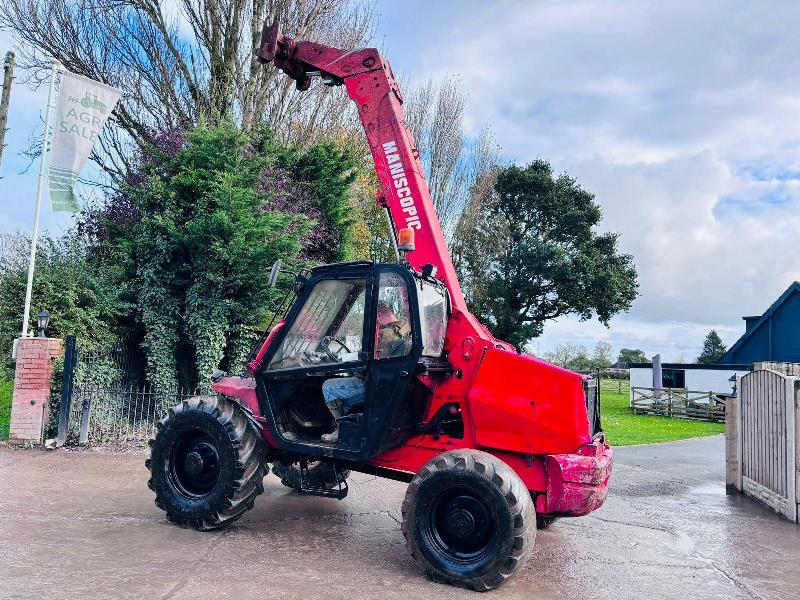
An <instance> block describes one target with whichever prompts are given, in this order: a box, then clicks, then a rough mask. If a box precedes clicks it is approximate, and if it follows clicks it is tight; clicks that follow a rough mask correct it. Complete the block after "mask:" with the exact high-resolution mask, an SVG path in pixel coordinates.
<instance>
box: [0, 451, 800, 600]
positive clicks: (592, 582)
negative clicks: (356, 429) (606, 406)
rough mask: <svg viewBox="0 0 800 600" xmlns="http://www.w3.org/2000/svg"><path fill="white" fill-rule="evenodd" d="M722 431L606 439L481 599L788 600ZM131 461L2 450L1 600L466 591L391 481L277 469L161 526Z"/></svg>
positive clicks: (791, 578) (784, 534) (417, 595)
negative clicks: (206, 529)
mask: <svg viewBox="0 0 800 600" xmlns="http://www.w3.org/2000/svg"><path fill="white" fill-rule="evenodd" d="M723 442H724V440H723V438H722V436H716V437H712V438H704V439H698V440H689V441H684V442H676V443H669V444H658V445H653V446H641V447H629V448H618V449H616V450H615V452H616V461H615V462H616V464H615V467H614V478H613V484H612V491H611V494H610V497H609V499H608V501H607V502H606V505H605V506H604V507H603V508H602V509H600V510H599V511H597V512H596V513H594V514H593V515H591V516H588V517H583V518H579V519H562V520H561V521H558V522H557V523H555V524H554V525H553V526H552V527H551V528H549V529H547V530H546V531H540V532H539V534H538V537H537V542H536V550H535V551H534V555H533V557H532V558H531V560H530V562H529V563H528V567H527V569H526V570H525V571H524V572H523V573H521V574H520V576H518V577H517V578H516V579H513V580H512V581H511V582H509V583H508V584H507V585H506V586H504V587H502V588H500V589H499V590H497V591H494V592H490V593H489V594H488V595H486V596H484V597H486V598H493V599H498V600H499V599H506V598H689V597H694V598H756V597H760V598H790V597H795V598H796V597H798V596H800V569H799V568H798V566H800V528H798V527H797V526H795V525H792V524H790V523H787V522H786V521H783V520H781V519H780V518H778V517H777V516H775V515H773V514H771V513H770V512H769V511H767V510H766V509H764V508H762V507H760V506H758V505H756V504H755V503H753V502H752V501H750V500H748V499H745V498H741V497H729V496H726V495H725V492H724V481H723V476H724V465H723V456H724V454H723ZM143 462H144V456H142V455H136V454H134V455H131V454H100V453H96V452H90V451H80V452H66V451H56V452H51V453H45V452H40V451H24V450H10V449H7V448H4V447H0V515H2V518H0V597H2V598H96V597H108V598H110V597H113V598H123V597H128V598H142V597H145V598H176V599H178V598H237V599H243V598H269V599H280V598H337V599H339V598H359V599H360V598H374V599H380V600H392V599H395V598H398V599H399V598H414V599H415V600H424V599H427V598H431V599H433V598H435V599H436V600H446V599H450V598H464V597H467V596H473V595H475V594H474V593H473V592H467V591H464V590H459V589H455V588H451V587H448V586H444V585H440V584H436V583H433V582H431V581H428V580H427V579H426V578H425V577H424V576H423V575H421V574H420V572H419V571H418V570H417V567H416V564H415V563H414V562H413V560H412V559H411V558H410V556H408V554H407V553H406V550H405V546H404V543H403V537H402V534H401V533H400V523H399V518H400V514H399V507H400V502H401V500H402V498H403V494H404V492H405V486H404V485H403V484H400V483H396V482H391V481H385V480H381V479H377V478H375V477H370V476H367V475H361V474H355V475H353V477H352V481H351V488H350V495H349V496H348V498H347V499H345V500H344V501H342V502H337V501H335V500H330V499H325V498H313V497H302V496H299V495H297V494H294V493H291V492H289V491H287V490H286V489H285V488H284V487H282V486H281V485H280V483H279V482H278V481H277V479H276V478H275V477H274V476H270V477H269V478H268V479H267V481H266V491H265V493H264V495H263V496H261V497H260V498H259V499H258V500H257V501H256V506H255V508H254V509H253V510H251V511H250V512H249V513H247V514H246V515H245V517H244V518H243V519H242V520H241V521H240V522H238V523H236V524H234V525H233V526H232V527H231V528H229V529H227V530H225V531H222V532H213V533H199V532H196V531H193V530H187V529H180V528H178V527H175V526H173V525H170V524H169V523H167V521H166V520H165V519H164V517H163V513H162V512H161V511H159V510H158V509H156V507H155V506H154V504H153V500H152V493H151V492H150V490H148V489H147V486H146V481H147V471H146V470H145V469H144V466H143Z"/></svg>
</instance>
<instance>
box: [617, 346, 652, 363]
mask: <svg viewBox="0 0 800 600" xmlns="http://www.w3.org/2000/svg"><path fill="white" fill-rule="evenodd" d="M617 362H620V363H623V364H626V365H630V364H631V363H646V362H650V359H649V358H647V355H646V354H645V353H644V350H640V349H639V348H622V349H621V350H620V351H619V356H617Z"/></svg>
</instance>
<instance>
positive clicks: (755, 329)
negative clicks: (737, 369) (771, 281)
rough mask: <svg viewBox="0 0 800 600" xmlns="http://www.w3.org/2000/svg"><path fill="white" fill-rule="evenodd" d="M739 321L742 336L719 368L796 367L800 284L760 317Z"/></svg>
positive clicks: (799, 339) (799, 344) (799, 347)
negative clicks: (765, 363)
mask: <svg viewBox="0 0 800 600" xmlns="http://www.w3.org/2000/svg"><path fill="white" fill-rule="evenodd" d="M742 318H743V319H744V322H745V332H744V335H743V336H742V337H740V338H739V340H738V341H737V342H736V343H735V344H734V345H733V346H731V347H730V349H729V350H728V351H727V352H726V353H725V354H724V356H723V357H722V358H721V359H720V361H719V362H720V364H732V363H753V362H756V361H762V360H769V361H776V362H795V363H800V283H798V282H797V281H795V282H794V283H793V284H792V285H790V286H789V289H787V290H786V291H785V292H784V293H783V294H782V295H781V297H780V298H778V299H777V300H776V301H775V302H774V303H773V304H772V306H770V307H769V308H768V309H767V312H765V313H764V314H763V315H757V316H753V317H742Z"/></svg>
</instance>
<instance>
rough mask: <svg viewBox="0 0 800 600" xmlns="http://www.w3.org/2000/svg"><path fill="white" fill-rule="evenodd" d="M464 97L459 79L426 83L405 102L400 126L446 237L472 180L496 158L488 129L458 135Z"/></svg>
mask: <svg viewBox="0 0 800 600" xmlns="http://www.w3.org/2000/svg"><path fill="white" fill-rule="evenodd" d="M466 98H467V97H466V94H465V92H464V88H463V86H462V84H461V82H460V80H459V79H457V78H455V77H449V78H447V79H444V80H441V81H439V82H434V81H433V80H428V81H426V82H425V83H423V84H422V85H420V86H419V87H417V88H414V89H412V91H411V93H410V94H408V97H407V100H406V106H405V109H406V123H407V124H408V126H409V128H410V129H411V133H412V134H413V135H414V139H415V140H416V142H417V147H418V148H419V150H420V156H421V159H422V163H423V165H424V167H425V171H426V175H427V178H428V187H429V188H430V191H431V196H432V198H433V204H434V206H435V207H436V211H437V212H438V213H439V219H440V221H441V223H442V228H443V229H444V232H445V235H447V237H448V238H451V237H452V234H453V232H454V230H455V226H456V223H457V221H458V219H459V216H460V215H461V213H462V211H463V210H464V208H465V207H466V205H467V201H468V199H469V197H470V191H471V189H472V187H473V185H474V184H475V182H476V181H477V180H478V178H479V177H480V176H481V175H482V174H483V173H485V172H487V171H488V170H489V168H490V167H491V165H492V164H494V163H496V162H497V160H498V157H499V151H498V148H497V144H495V143H494V141H493V139H492V137H491V134H490V132H489V129H488V128H484V129H482V130H481V131H480V132H479V134H478V136H477V137H476V138H475V139H474V140H471V139H467V137H466V136H465V133H464V109H465V107H466Z"/></svg>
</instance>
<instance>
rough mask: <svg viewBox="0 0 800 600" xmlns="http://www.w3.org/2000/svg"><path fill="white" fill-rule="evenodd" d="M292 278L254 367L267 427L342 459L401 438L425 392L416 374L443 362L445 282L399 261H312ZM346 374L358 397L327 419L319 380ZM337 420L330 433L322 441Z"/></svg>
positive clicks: (414, 427) (294, 448) (361, 456)
mask: <svg viewBox="0 0 800 600" xmlns="http://www.w3.org/2000/svg"><path fill="white" fill-rule="evenodd" d="M298 281H299V285H298V287H299V290H298V293H297V298H296V300H295V302H294V303H293V305H292V307H291V308H290V309H289V311H288V313H287V315H286V318H285V321H284V325H283V326H282V327H281V329H280V330H279V332H278V334H277V335H276V337H275V339H274V340H273V341H272V343H271V344H270V345H269V349H268V351H267V354H266V355H265V356H264V358H263V361H262V365H263V366H262V368H261V369H260V370H259V371H258V372H257V373H256V383H257V391H258V399H259V404H260V406H261V409H262V411H263V414H265V415H270V417H271V418H267V419H266V422H267V424H268V427H269V428H270V429H271V430H272V434H273V436H274V437H275V439H276V440H278V441H279V442H280V444H281V446H282V449H283V450H285V451H287V452H297V453H302V454H304V455H307V456H312V457H313V456H318V457H332V458H337V459H342V460H350V461H359V460H367V459H370V458H372V457H374V456H376V455H377V454H380V453H381V452H382V451H384V450H387V449H389V448H392V447H395V446H398V445H400V444H402V443H403V442H404V441H406V440H407V439H408V438H409V437H411V436H412V435H414V434H415V433H417V432H418V427H419V424H420V423H421V421H422V419H423V417H424V413H425V410H426V408H427V405H428V402H429V400H430V396H431V390H429V389H428V388H427V387H426V386H425V385H424V384H423V383H422V381H421V380H420V378H418V377H417V376H416V374H417V373H418V372H419V371H420V369H423V370H425V371H426V372H427V371H428V370H429V369H430V368H431V366H432V365H433V368H436V366H438V367H439V368H446V357H444V356H443V352H444V350H443V349H444V336H445V331H446V329H447V320H448V316H449V313H450V306H449V297H448V294H447V290H446V288H445V287H444V286H443V285H442V284H441V283H440V282H439V281H437V280H436V279H434V278H433V277H430V276H426V275H423V274H420V273H417V272H414V271H412V270H410V269H408V268H407V267H405V266H403V265H399V264H374V263H371V262H352V263H343V264H334V265H327V266H323V267H318V268H316V269H313V270H312V271H311V274H310V276H309V277H307V278H305V277H303V278H299V279H298ZM387 315H389V316H388V317H387ZM347 377H354V378H358V379H360V380H361V382H363V389H364V392H363V402H358V401H356V402H355V403H354V405H352V406H350V407H349V411H348V412H347V413H346V414H344V415H343V416H341V417H339V418H338V419H336V420H335V421H336V422H335V421H334V418H333V417H332V415H331V413H330V411H329V410H328V409H327V407H326V406H325V402H324V398H323V384H324V383H325V382H326V381H331V380H333V381H335V380H338V379H339V378H347ZM337 422H338V426H339V438H338V441H337V442H335V443H333V442H325V441H322V440H321V436H322V435H323V434H325V433H327V432H330V431H331V430H332V429H333V428H334V427H335V425H336V424H337Z"/></svg>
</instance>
